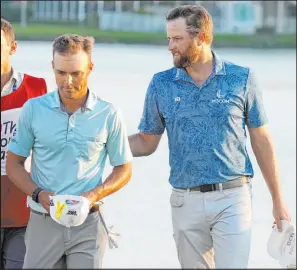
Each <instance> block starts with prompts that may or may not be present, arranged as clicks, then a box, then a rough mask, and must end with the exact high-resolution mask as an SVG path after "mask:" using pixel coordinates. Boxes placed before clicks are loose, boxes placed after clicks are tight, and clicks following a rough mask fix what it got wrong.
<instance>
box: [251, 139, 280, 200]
mask: <svg viewBox="0 0 297 270" xmlns="http://www.w3.org/2000/svg"><path fill="white" fill-rule="evenodd" d="M252 148H253V151H254V154H255V156H256V159H257V162H258V164H259V167H260V169H261V172H262V175H263V177H264V179H265V181H266V184H267V186H268V188H269V191H270V193H271V196H272V199H273V201H277V200H281V199H282V191H281V185H280V180H279V179H280V177H279V168H278V162H277V158H276V153H275V149H274V147H273V143H272V142H271V139H270V137H268V138H264V139H262V140H261V142H258V143H257V144H256V143H254V144H252Z"/></svg>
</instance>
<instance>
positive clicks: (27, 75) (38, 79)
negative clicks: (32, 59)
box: [18, 72, 45, 82]
mask: <svg viewBox="0 0 297 270" xmlns="http://www.w3.org/2000/svg"><path fill="white" fill-rule="evenodd" d="M18 74H20V75H22V76H23V77H24V78H26V79H27V80H32V81H40V82H45V79H44V78H41V77H37V76H33V75H31V74H28V73H22V72H18Z"/></svg>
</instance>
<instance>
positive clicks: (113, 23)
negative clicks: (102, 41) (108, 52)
mask: <svg viewBox="0 0 297 270" xmlns="http://www.w3.org/2000/svg"><path fill="white" fill-rule="evenodd" d="M262 2H263V1H143V2H142V1H127V2H123V1H109V2H108V3H107V1H35V19H36V20H41V21H65V22H69V23H72V22H73V23H75V22H77V21H78V22H80V23H83V22H84V21H85V20H86V19H87V17H88V15H89V14H88V12H89V11H91V12H93V11H95V13H96V12H97V15H98V28H100V29H101V30H116V31H135V32H161V33H164V32H165V29H166V27H165V26H166V21H165V14H166V12H167V11H168V10H169V8H171V7H173V6H178V5H180V4H182V3H192V4H200V5H202V6H205V7H206V8H207V9H208V10H209V12H210V13H211V14H212V16H213V20H214V25H215V33H226V34H228V33H238V34H253V33H255V31H256V30H257V28H259V27H262V26H264V25H265V26H268V27H275V29H276V31H277V33H285V32H289V33H296V16H295V17H288V16H287V12H288V4H290V5H291V6H295V8H296V1H275V2H273V1H270V3H269V6H270V7H272V8H274V9H275V8H276V5H277V15H276V17H275V14H274V12H271V13H270V14H269V15H267V14H266V16H265V20H263V18H264V14H263V3H262ZM127 10H129V11H127ZM140 10H141V11H142V12H141V14H140V13H139V11H140ZM143 11H145V12H147V13H146V14H142V13H143ZM93 15H94V14H93Z"/></svg>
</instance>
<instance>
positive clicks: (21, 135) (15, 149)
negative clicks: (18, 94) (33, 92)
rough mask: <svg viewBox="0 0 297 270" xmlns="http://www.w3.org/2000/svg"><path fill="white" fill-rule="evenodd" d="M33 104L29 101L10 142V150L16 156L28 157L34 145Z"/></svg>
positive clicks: (22, 111) (23, 109)
mask: <svg viewBox="0 0 297 270" xmlns="http://www.w3.org/2000/svg"><path fill="white" fill-rule="evenodd" d="M32 115H33V112H32V102H31V100H28V101H27V102H26V103H25V104H24V106H23V108H22V110H21V114H20V118H19V121H18V126H17V130H16V132H15V134H14V135H13V137H12V138H11V140H10V143H9V145H8V150H9V151H10V152H12V153H14V154H16V155H19V156H22V157H28V156H29V155H30V151H31V149H32V147H33V144H34V133H33V130H32V120H33V119H32Z"/></svg>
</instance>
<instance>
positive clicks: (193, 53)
mask: <svg viewBox="0 0 297 270" xmlns="http://www.w3.org/2000/svg"><path fill="white" fill-rule="evenodd" d="M197 55H198V52H197V49H195V48H194V46H193V44H190V45H189V47H188V48H187V50H186V52H185V53H183V54H181V53H180V58H179V59H178V60H175V59H173V64H174V66H175V67H177V68H185V67H188V66H190V65H191V64H192V63H193V62H194V61H195V60H196V59H197Z"/></svg>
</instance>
